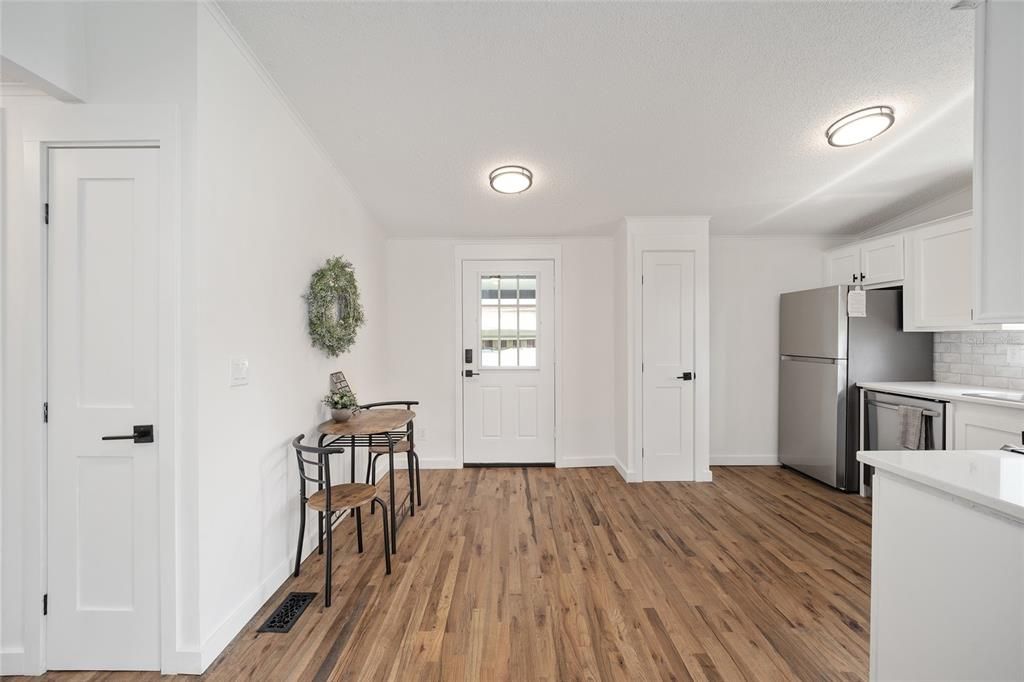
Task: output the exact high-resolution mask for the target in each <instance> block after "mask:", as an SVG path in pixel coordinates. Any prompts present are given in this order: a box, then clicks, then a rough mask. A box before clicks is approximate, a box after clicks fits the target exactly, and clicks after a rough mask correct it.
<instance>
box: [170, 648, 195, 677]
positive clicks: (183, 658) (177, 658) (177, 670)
mask: <svg viewBox="0 0 1024 682" xmlns="http://www.w3.org/2000/svg"><path fill="white" fill-rule="evenodd" d="M203 670H204V668H203V654H202V652H201V651H199V650H197V649H177V650H175V651H173V652H171V654H170V655H169V656H164V657H163V662H162V663H161V667H160V674H161V675H202V674H203Z"/></svg>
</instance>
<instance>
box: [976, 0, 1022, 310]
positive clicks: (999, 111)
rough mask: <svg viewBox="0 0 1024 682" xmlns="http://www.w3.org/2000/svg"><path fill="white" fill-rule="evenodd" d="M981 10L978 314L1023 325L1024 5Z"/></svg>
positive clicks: (1007, 0) (1011, 1) (999, 1)
mask: <svg viewBox="0 0 1024 682" xmlns="http://www.w3.org/2000/svg"><path fill="white" fill-rule="evenodd" d="M975 11H976V15H975V59H974V62H975V74H974V87H975V92H974V107H975V109H974V214H975V219H976V230H975V241H974V245H975V249H974V271H975V273H976V278H975V282H976V286H975V290H974V296H975V302H974V308H975V319H977V320H980V321H983V322H1024V267H1021V263H1024V201H1021V188H1022V187H1024V153H1021V151H1022V150H1024V126H1021V121H1022V120H1024V2H1019V1H1017V0H989V1H988V2H983V3H981V4H980V5H979V7H978V9H977V10H975Z"/></svg>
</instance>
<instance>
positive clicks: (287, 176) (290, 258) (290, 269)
mask: <svg viewBox="0 0 1024 682" xmlns="http://www.w3.org/2000/svg"><path fill="white" fill-rule="evenodd" d="M198 35H199V53H198V54H199V59H198V67H199V80H198V111H197V115H198V139H199V186H200V193H199V224H200V226H201V236H200V244H199V259H200V266H199V291H200V292H201V295H200V297H199V308H198V319H199V330H200V332H199V333H200V339H199V354H198V377H199V384H198V395H199V442H198V447H199V453H198V456H199V519H200V523H201V525H202V534H201V540H200V547H199V560H200V595H201V599H200V605H201V608H200V632H201V638H202V653H203V663H204V665H207V664H209V663H210V662H212V660H213V658H214V657H215V656H216V655H217V654H218V653H219V652H220V650H221V649H222V648H223V646H224V645H226V644H227V643H228V642H229V641H230V640H231V638H232V637H234V635H235V634H237V632H238V630H239V629H240V628H241V627H242V626H243V625H244V624H245V623H246V622H247V621H248V619H249V618H250V617H251V616H252V615H253V613H254V612H255V611H256V609H258V608H259V607H260V606H262V604H263V603H264V601H265V600H266V598H267V597H269V595H270V594H271V593H272V592H273V591H274V590H275V589H276V588H277V587H278V586H279V585H280V583H281V582H282V581H283V579H284V578H285V577H286V575H287V574H288V570H289V567H290V566H291V561H292V556H293V552H294V550H295V547H294V542H295V533H296V531H297V528H298V518H299V517H298V508H297V506H296V505H297V502H296V495H297V490H296V489H297V486H298V478H297V474H296V471H295V458H294V451H293V450H289V448H288V444H289V443H290V442H291V439H292V438H293V437H294V436H295V435H297V434H298V433H300V432H303V431H305V432H307V433H311V432H312V430H313V429H314V427H315V426H316V424H317V423H319V422H320V421H322V420H323V419H325V418H327V416H328V415H327V413H326V410H325V408H323V406H322V405H320V404H319V398H320V397H321V396H322V395H323V394H324V393H325V392H326V391H327V389H328V374H329V373H330V372H332V371H334V370H337V369H343V370H344V371H345V373H346V375H347V376H348V378H349V380H350V382H351V383H352V384H353V385H354V386H355V387H356V388H357V389H358V390H359V391H360V395H361V397H365V398H370V397H373V398H377V399H381V398H386V397H388V396H387V395H386V393H385V392H384V391H383V390H382V387H383V367H384V365H383V363H384V359H385V344H386V342H387V337H386V336H385V334H384V329H385V324H386V313H385V294H384V287H385V280H384V239H383V237H382V235H381V233H380V231H379V230H378V229H377V227H376V226H375V225H374V224H373V222H372V221H371V220H370V219H369V217H368V216H367V214H366V212H365V211H364V210H363V207H362V206H361V204H360V203H359V201H358V200H357V199H356V197H355V196H354V195H353V193H352V191H351V189H350V188H349V186H348V185H347V184H346V183H345V182H344V180H343V179H342V178H341V176H340V175H339V174H338V173H337V172H336V171H335V169H334V167H333V166H332V165H331V164H330V163H329V162H328V161H327V160H326V157H325V156H324V155H323V154H321V152H320V150H319V148H318V147H317V146H315V145H314V144H313V143H312V141H311V138H310V137H308V136H307V134H306V132H305V130H304V128H303V127H302V126H301V125H300V123H299V122H298V121H297V120H296V119H295V118H294V117H293V116H292V114H291V113H290V111H289V109H288V108H287V107H286V106H285V105H284V104H283V102H282V101H281V100H280V99H279V98H278V97H277V95H276V94H275V92H274V90H273V89H272V88H270V87H268V84H267V83H266V82H265V81H264V80H263V79H262V78H261V75H260V73H259V72H258V71H257V70H256V69H254V68H253V65H252V64H251V63H250V62H249V61H248V60H247V59H246V57H245V55H244V54H243V53H242V52H240V51H239V49H238V47H237V46H236V45H235V44H234V43H233V42H232V40H231V38H230V37H229V35H228V34H226V33H225V31H224V30H223V29H222V27H221V25H220V24H218V22H217V20H215V19H214V18H213V16H212V15H210V14H209V13H207V12H204V11H200V13H199V34H198ZM335 255H344V256H345V257H346V258H347V259H349V260H351V261H352V263H353V264H354V265H355V268H356V272H357V275H358V277H359V283H360V288H361V292H362V302H363V306H364V308H365V311H366V319H367V324H366V326H365V327H364V328H363V329H362V330H361V332H360V334H359V338H358V341H357V343H356V345H355V347H354V349H353V351H352V352H351V354H349V355H345V356H342V357H339V358H337V359H331V358H328V357H326V356H325V355H324V354H323V353H321V352H320V351H318V350H315V349H313V348H312V347H311V345H310V340H309V336H308V334H307V331H306V306H305V303H304V301H303V300H302V298H301V295H302V293H303V292H304V291H305V288H306V286H307V285H308V283H309V276H310V274H311V273H312V272H313V270H315V269H316V268H317V267H319V266H321V265H322V264H323V262H324V260H325V259H326V258H327V257H329V256H335ZM232 355H241V356H244V357H246V358H248V360H249V367H250V383H249V385H248V386H244V387H236V388H231V387H229V385H228V367H229V357H230V356H232ZM343 470H345V471H347V467H343ZM309 527H310V526H308V525H307V528H309ZM311 547H312V543H311V542H310V543H307V550H308V549H310V548H311Z"/></svg>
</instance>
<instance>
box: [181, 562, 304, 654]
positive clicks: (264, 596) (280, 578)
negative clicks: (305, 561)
mask: <svg viewBox="0 0 1024 682" xmlns="http://www.w3.org/2000/svg"><path fill="white" fill-rule="evenodd" d="M311 544H312V545H313V548H315V547H316V543H315V542H314V543H311ZM292 567H293V565H292V561H291V559H285V560H284V561H282V562H281V563H280V564H278V565H277V567H276V568H274V570H272V571H271V572H270V575H268V576H267V577H266V578H264V580H263V582H262V583H260V584H259V586H258V587H257V588H256V589H255V590H253V591H252V592H250V593H249V596H247V597H246V598H245V599H243V600H242V603H241V604H239V605H238V607H237V608H236V609H235V610H234V611H232V612H231V613H230V614H228V617H227V618H225V619H224V620H223V621H221V624H220V625H218V626H217V628H216V629H215V630H214V631H213V634H212V635H210V636H209V637H207V638H206V641H205V642H203V645H202V648H201V650H200V652H199V653H200V662H199V663H200V672H205V671H206V669H207V668H209V667H210V664H211V663H213V662H214V661H215V660H217V657H218V656H220V654H221V652H222V651H224V649H225V647H227V645H228V644H230V643H231V640H233V639H234V638H235V636H236V635H237V634H238V633H239V632H241V631H242V628H244V627H245V626H246V624H247V623H248V622H249V621H250V620H252V617H253V616H255V615H256V612H257V611H259V610H260V609H261V608H263V605H264V604H266V603H267V600H268V599H270V597H271V596H273V594H274V593H275V592H277V588H279V587H281V585H282V584H283V583H284V581H285V580H287V579H288V576H290V575H291V572H292Z"/></svg>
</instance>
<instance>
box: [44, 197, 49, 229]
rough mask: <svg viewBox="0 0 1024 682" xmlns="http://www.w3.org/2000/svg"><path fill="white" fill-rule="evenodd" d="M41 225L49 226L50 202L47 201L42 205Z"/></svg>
mask: <svg viewBox="0 0 1024 682" xmlns="http://www.w3.org/2000/svg"><path fill="white" fill-rule="evenodd" d="M43 224H44V225H49V224H50V202H49V201H47V202H46V203H45V204H43Z"/></svg>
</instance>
